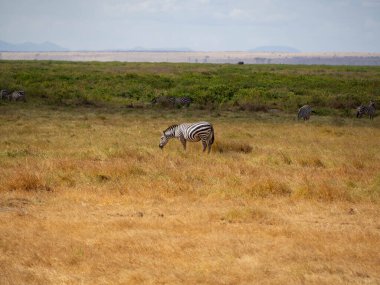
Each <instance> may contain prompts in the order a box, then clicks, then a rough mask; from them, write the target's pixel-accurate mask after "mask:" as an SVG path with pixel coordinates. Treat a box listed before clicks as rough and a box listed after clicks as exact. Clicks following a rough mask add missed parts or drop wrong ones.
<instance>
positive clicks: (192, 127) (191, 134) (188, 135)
mask: <svg viewBox="0 0 380 285" xmlns="http://www.w3.org/2000/svg"><path fill="white" fill-rule="evenodd" d="M172 138H178V139H179V140H180V141H181V143H182V145H183V149H184V150H186V142H187V141H190V142H199V141H202V145H203V151H205V150H206V148H207V147H208V152H209V153H210V150H211V145H212V144H213V143H214V128H213V126H212V125H211V124H210V123H208V122H198V123H185V124H181V125H172V126H170V127H169V128H167V129H166V130H165V131H164V132H163V136H162V137H161V140H160V144H159V147H160V148H161V149H162V148H163V147H164V146H165V145H166V144H167V143H168V141H169V139H172Z"/></svg>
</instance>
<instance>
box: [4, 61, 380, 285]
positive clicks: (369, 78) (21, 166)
mask: <svg viewBox="0 0 380 285" xmlns="http://www.w3.org/2000/svg"><path fill="white" fill-rule="evenodd" d="M0 71H1V73H0V84H1V86H0V88H1V89H8V90H10V91H12V90H19V89H23V90H25V92H26V94H27V102H26V103H24V102H8V101H4V100H3V101H0V284H380V253H379V250H378V249H379V248H380V221H379V216H380V207H379V206H380V120H379V117H378V116H377V117H375V118H374V120H369V119H368V118H366V117H363V118H362V119H357V118H356V117H355V107H356V106H359V105H360V104H361V103H365V104H367V103H368V101H369V100H370V99H373V100H375V101H376V102H377V106H379V103H378V102H379V96H380V76H379V75H380V68H379V67H325V66H275V65H262V66H258V65H250V66H248V65H245V66H237V65H236V66H235V65H208V64H164V63H163V64H138V63H70V62H37V61H35V62H31V61H30V62H27V61H25V62H21V61H20V62H18V61H17V62H16V61H15V62H12V61H1V62H0ZM162 95H165V96H166V95H168V96H190V97H191V98H193V100H194V103H193V104H191V106H190V107H189V108H170V107H167V106H159V105H158V106H157V105H151V104H150V101H151V99H152V98H153V97H156V96H162ZM306 103H308V104H310V105H311V106H313V109H314V111H315V113H313V114H312V116H311V119H310V120H309V121H306V122H303V121H297V120H296V112H297V109H298V108H299V107H300V106H301V105H303V104H306ZM378 109H379V107H378ZM377 113H379V111H377ZM195 121H209V122H211V123H212V124H213V126H214V129H215V143H214V145H213V146H212V151H211V153H210V154H209V155H207V154H206V153H202V146H201V144H200V143H188V145H187V147H188V148H187V151H186V152H185V151H183V149H182V145H181V143H180V142H179V141H178V140H172V141H170V142H169V143H168V145H167V146H166V147H165V148H164V149H163V150H162V151H161V150H160V149H159V147H158V144H159V139H160V136H161V134H162V131H163V130H164V129H166V128H167V127H168V126H170V125H172V124H175V123H181V122H195Z"/></svg>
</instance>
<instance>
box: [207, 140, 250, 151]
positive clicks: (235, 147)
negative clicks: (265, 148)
mask: <svg viewBox="0 0 380 285" xmlns="http://www.w3.org/2000/svg"><path fill="white" fill-rule="evenodd" d="M212 147H213V149H214V150H215V151H217V152H219V153H226V152H238V153H245V154H247V153H251V152H252V150H253V147H252V146H251V145H249V144H247V143H239V142H216V143H215V144H213V146H212Z"/></svg>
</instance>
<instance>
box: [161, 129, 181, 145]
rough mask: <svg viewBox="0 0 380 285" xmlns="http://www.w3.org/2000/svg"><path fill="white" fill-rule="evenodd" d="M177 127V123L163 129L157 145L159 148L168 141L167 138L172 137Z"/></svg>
mask: <svg viewBox="0 0 380 285" xmlns="http://www.w3.org/2000/svg"><path fill="white" fill-rule="evenodd" d="M177 127H178V125H173V126H170V127H169V128H167V129H166V130H165V131H163V133H162V136H161V139H160V144H159V145H158V146H159V147H160V148H161V149H163V147H164V146H165V145H166V144H167V143H168V141H169V139H171V138H174V136H175V130H176V129H177Z"/></svg>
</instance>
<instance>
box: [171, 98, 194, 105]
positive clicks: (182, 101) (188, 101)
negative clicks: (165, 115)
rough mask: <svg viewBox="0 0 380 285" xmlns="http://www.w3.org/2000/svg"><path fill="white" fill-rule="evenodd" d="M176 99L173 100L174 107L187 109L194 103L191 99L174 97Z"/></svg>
mask: <svg viewBox="0 0 380 285" xmlns="http://www.w3.org/2000/svg"><path fill="white" fill-rule="evenodd" d="M172 98H173V99H174V101H173V99H172V102H173V105H174V106H180V107H182V106H186V107H189V106H190V104H191V103H192V102H193V99H191V98H189V97H172Z"/></svg>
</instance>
